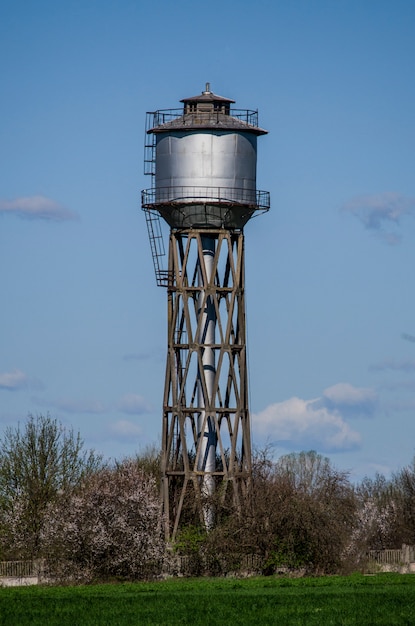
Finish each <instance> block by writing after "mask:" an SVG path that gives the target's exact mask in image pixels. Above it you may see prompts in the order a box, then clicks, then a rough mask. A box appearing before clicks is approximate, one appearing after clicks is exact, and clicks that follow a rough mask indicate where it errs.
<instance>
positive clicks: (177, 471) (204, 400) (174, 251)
mask: <svg viewBox="0 0 415 626" xmlns="http://www.w3.org/2000/svg"><path fill="white" fill-rule="evenodd" d="M168 275H169V286H168V287H167V292H168V329H167V333H168V353H167V365H166V378H165V389H164V402H163V428H162V500H163V509H164V516H165V524H166V534H167V535H169V536H175V535H176V533H177V530H178V528H179V525H180V523H181V522H182V523H186V521H187V522H188V523H191V522H194V520H195V517H196V519H197V518H199V519H200V521H201V522H202V523H203V524H204V525H205V526H206V527H207V528H209V527H210V526H211V525H212V524H213V522H214V516H215V510H216V507H217V506H218V505H224V504H225V503H226V502H229V503H230V504H232V506H233V507H236V508H237V509H240V507H241V503H242V501H243V499H244V497H245V496H246V494H247V491H248V490H249V483H250V477H251V433H250V420H249V408H248V379H247V358H246V327H245V277H244V234H243V231H241V230H240V231H230V230H227V229H209V230H206V229H186V230H172V231H171V233H170V245H169V269H168ZM219 485H220V489H217V487H218V486H219ZM186 518H187V520H186Z"/></svg>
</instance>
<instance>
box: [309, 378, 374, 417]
mask: <svg viewBox="0 0 415 626" xmlns="http://www.w3.org/2000/svg"><path fill="white" fill-rule="evenodd" d="M318 403H319V405H320V406H325V407H326V408H327V409H329V410H337V411H339V412H340V413H341V414H342V415H343V417H350V416H356V415H372V414H373V413H374V411H375V409H376V406H377V403H378V395H377V393H376V391H375V390H374V389H372V388H371V387H353V385H350V384H349V383H337V384H336V385H333V386H332V387H328V388H327V389H325V390H324V391H323V396H322V398H321V399H320V400H319V401H318Z"/></svg>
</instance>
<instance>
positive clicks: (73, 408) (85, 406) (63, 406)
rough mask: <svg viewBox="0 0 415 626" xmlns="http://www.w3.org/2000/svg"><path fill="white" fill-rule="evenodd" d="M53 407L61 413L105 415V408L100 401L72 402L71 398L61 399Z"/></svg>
mask: <svg viewBox="0 0 415 626" xmlns="http://www.w3.org/2000/svg"><path fill="white" fill-rule="evenodd" d="M53 406H54V407H55V408H56V409H58V410H59V411H64V412H66V413H94V414H98V413H105V411H106V410H107V407H105V406H104V405H103V404H102V403H101V402H99V401H98V400H88V399H83V400H72V399H70V398H61V399H59V400H56V401H55V402H53Z"/></svg>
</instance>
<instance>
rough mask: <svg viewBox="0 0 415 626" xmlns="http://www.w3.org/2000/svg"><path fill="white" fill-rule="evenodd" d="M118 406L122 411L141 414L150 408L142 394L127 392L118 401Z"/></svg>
mask: <svg viewBox="0 0 415 626" xmlns="http://www.w3.org/2000/svg"><path fill="white" fill-rule="evenodd" d="M118 408H119V410H120V411H122V413H129V414H131V415H141V414H142V413H145V412H146V411H149V410H150V407H149V405H148V404H147V402H146V401H145V400H144V398H143V396H139V395H138V394H135V393H127V394H126V395H125V396H123V397H122V398H121V399H120V401H119V404H118Z"/></svg>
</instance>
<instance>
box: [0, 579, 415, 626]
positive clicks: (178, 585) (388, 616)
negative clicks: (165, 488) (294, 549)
mask: <svg viewBox="0 0 415 626" xmlns="http://www.w3.org/2000/svg"><path fill="white" fill-rule="evenodd" d="M0 624H1V625H2V626H3V625H4V626H26V625H29V624H30V626H37V625H39V626H40V625H41V626H55V625H56V626H98V625H99V626H103V625H105V626H135V625H136V624H139V625H140V626H141V625H144V624H148V625H150V624H151V625H152V626H155V625H160V626H168V625H175V624H188V625H189V626H190V625H191V626H193V625H198V624H204V626H206V625H209V626H210V625H216V624H218V625H219V624H220V625H221V626H223V625H225V624H237V625H238V626H239V625H245V624H254V625H255V626H266V625H267V624H279V625H281V626H290V625H291V624H301V625H307V626H310V625H311V626H312V625H314V624H315V625H318V626H324V625H326V624H333V625H336V626H338V625H349V624H353V625H358V626H370V625H371V624H384V625H385V626H395V625H397V624H399V625H402V624H406V625H408V626H412V625H414V624H415V575H413V574H407V575H404V574H401V575H400V574H378V575H376V576H362V575H352V576H348V577H341V576H332V577H322V578H297V579H289V578H274V577H269V578H250V579H244V580H239V579H219V578H218V579H171V580H166V581H161V582H154V583H136V584H113V585H109V584H108V585H93V586H92V585H91V586H85V587H26V588H23V587H19V588H16V587H15V588H0Z"/></svg>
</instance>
